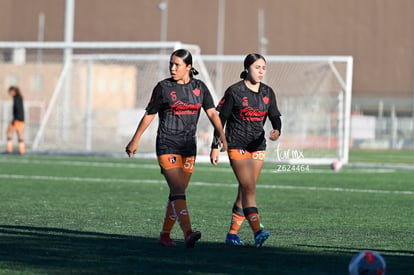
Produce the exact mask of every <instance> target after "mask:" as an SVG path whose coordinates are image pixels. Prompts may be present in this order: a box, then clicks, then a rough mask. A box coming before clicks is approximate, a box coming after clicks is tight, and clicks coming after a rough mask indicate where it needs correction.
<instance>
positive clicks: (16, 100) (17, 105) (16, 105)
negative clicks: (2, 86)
mask: <svg viewBox="0 0 414 275" xmlns="http://www.w3.org/2000/svg"><path fill="white" fill-rule="evenodd" d="M8 92H9V95H11V96H12V97H13V120H12V122H11V123H10V124H9V127H8V128H7V153H11V152H12V151H13V133H14V132H16V133H17V138H18V142H19V154H21V155H23V154H24V153H25V144H24V107H23V96H22V93H21V92H20V89H19V87H17V86H10V87H9V90H8Z"/></svg>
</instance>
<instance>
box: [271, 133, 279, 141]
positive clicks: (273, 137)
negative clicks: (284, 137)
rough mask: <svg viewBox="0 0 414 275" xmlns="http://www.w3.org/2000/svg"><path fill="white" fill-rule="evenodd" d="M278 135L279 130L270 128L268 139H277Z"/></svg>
mask: <svg viewBox="0 0 414 275" xmlns="http://www.w3.org/2000/svg"><path fill="white" fill-rule="evenodd" d="M279 136H280V132H279V130H272V131H271V132H270V135H269V139H270V140H273V141H275V140H278V138H279Z"/></svg>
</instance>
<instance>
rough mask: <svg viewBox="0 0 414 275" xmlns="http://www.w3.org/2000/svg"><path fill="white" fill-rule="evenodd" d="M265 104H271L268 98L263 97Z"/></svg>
mask: <svg viewBox="0 0 414 275" xmlns="http://www.w3.org/2000/svg"><path fill="white" fill-rule="evenodd" d="M263 102H264V104H269V98H268V97H267V96H264V97H263Z"/></svg>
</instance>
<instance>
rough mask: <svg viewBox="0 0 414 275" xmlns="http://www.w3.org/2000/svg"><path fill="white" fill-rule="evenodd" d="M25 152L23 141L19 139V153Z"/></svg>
mask: <svg viewBox="0 0 414 275" xmlns="http://www.w3.org/2000/svg"><path fill="white" fill-rule="evenodd" d="M25 152H26V146H25V144H24V141H23V140H19V153H20V155H24V153H25Z"/></svg>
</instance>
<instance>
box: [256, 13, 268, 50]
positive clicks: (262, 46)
mask: <svg viewBox="0 0 414 275" xmlns="http://www.w3.org/2000/svg"><path fill="white" fill-rule="evenodd" d="M257 17H258V22H257V25H258V30H257V33H258V36H259V37H258V40H259V53H260V54H261V55H266V54H267V53H266V51H267V42H268V41H267V38H266V37H265V15H264V10H263V9H262V8H260V9H259V11H258V16H257Z"/></svg>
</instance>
